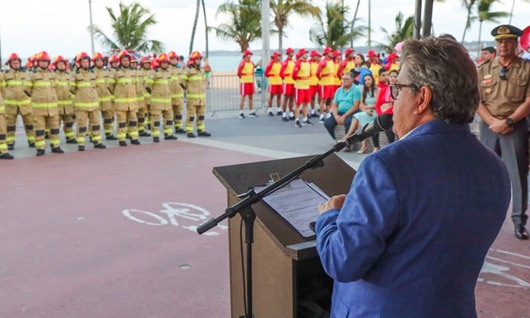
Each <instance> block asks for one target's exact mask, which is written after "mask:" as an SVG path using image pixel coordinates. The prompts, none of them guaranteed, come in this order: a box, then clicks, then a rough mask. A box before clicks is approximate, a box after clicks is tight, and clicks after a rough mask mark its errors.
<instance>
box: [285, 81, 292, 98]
mask: <svg viewBox="0 0 530 318" xmlns="http://www.w3.org/2000/svg"><path fill="white" fill-rule="evenodd" d="M283 95H285V96H294V84H283Z"/></svg>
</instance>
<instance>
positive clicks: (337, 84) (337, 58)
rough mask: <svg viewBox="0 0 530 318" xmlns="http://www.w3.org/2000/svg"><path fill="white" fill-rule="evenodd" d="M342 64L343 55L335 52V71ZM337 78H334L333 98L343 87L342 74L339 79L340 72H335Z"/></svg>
mask: <svg viewBox="0 0 530 318" xmlns="http://www.w3.org/2000/svg"><path fill="white" fill-rule="evenodd" d="M341 62H342V53H340V51H337V50H336V51H335V52H333V63H335V70H337V69H338V68H339V65H340V63H341ZM334 75H335V76H334V77H333V96H335V92H336V91H337V90H338V89H339V87H341V85H342V80H341V78H342V74H341V76H340V77H339V76H338V72H335V74H334Z"/></svg>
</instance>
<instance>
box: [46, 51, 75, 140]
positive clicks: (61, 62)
mask: <svg viewBox="0 0 530 318" xmlns="http://www.w3.org/2000/svg"><path fill="white" fill-rule="evenodd" d="M52 65H53V68H54V74H55V92H56V93H57V106H58V108H59V123H60V121H62V122H63V131H64V136H65V138H66V143H67V144H75V143H76V141H75V134H74V128H73V127H74V105H73V103H72V93H71V92H70V89H71V87H72V85H73V83H72V81H71V77H72V75H71V74H70V72H68V71H67V70H66V60H65V59H64V58H63V57H62V56H60V55H59V56H57V57H56V58H55V59H54V60H53V63H52Z"/></svg>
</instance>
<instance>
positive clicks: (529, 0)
mask: <svg viewBox="0 0 530 318" xmlns="http://www.w3.org/2000/svg"><path fill="white" fill-rule="evenodd" d="M523 1H524V2H530V0H523ZM514 7H515V0H512V10H510V20H509V21H508V24H512V16H513V8H514Z"/></svg>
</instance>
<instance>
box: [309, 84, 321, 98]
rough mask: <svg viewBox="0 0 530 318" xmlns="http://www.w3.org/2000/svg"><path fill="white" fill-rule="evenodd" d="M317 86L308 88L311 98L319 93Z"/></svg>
mask: <svg viewBox="0 0 530 318" xmlns="http://www.w3.org/2000/svg"><path fill="white" fill-rule="evenodd" d="M319 88H320V87H319V86H318V85H311V86H309V95H311V97H313V96H317V94H318V93H319V91H320V90H319Z"/></svg>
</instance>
